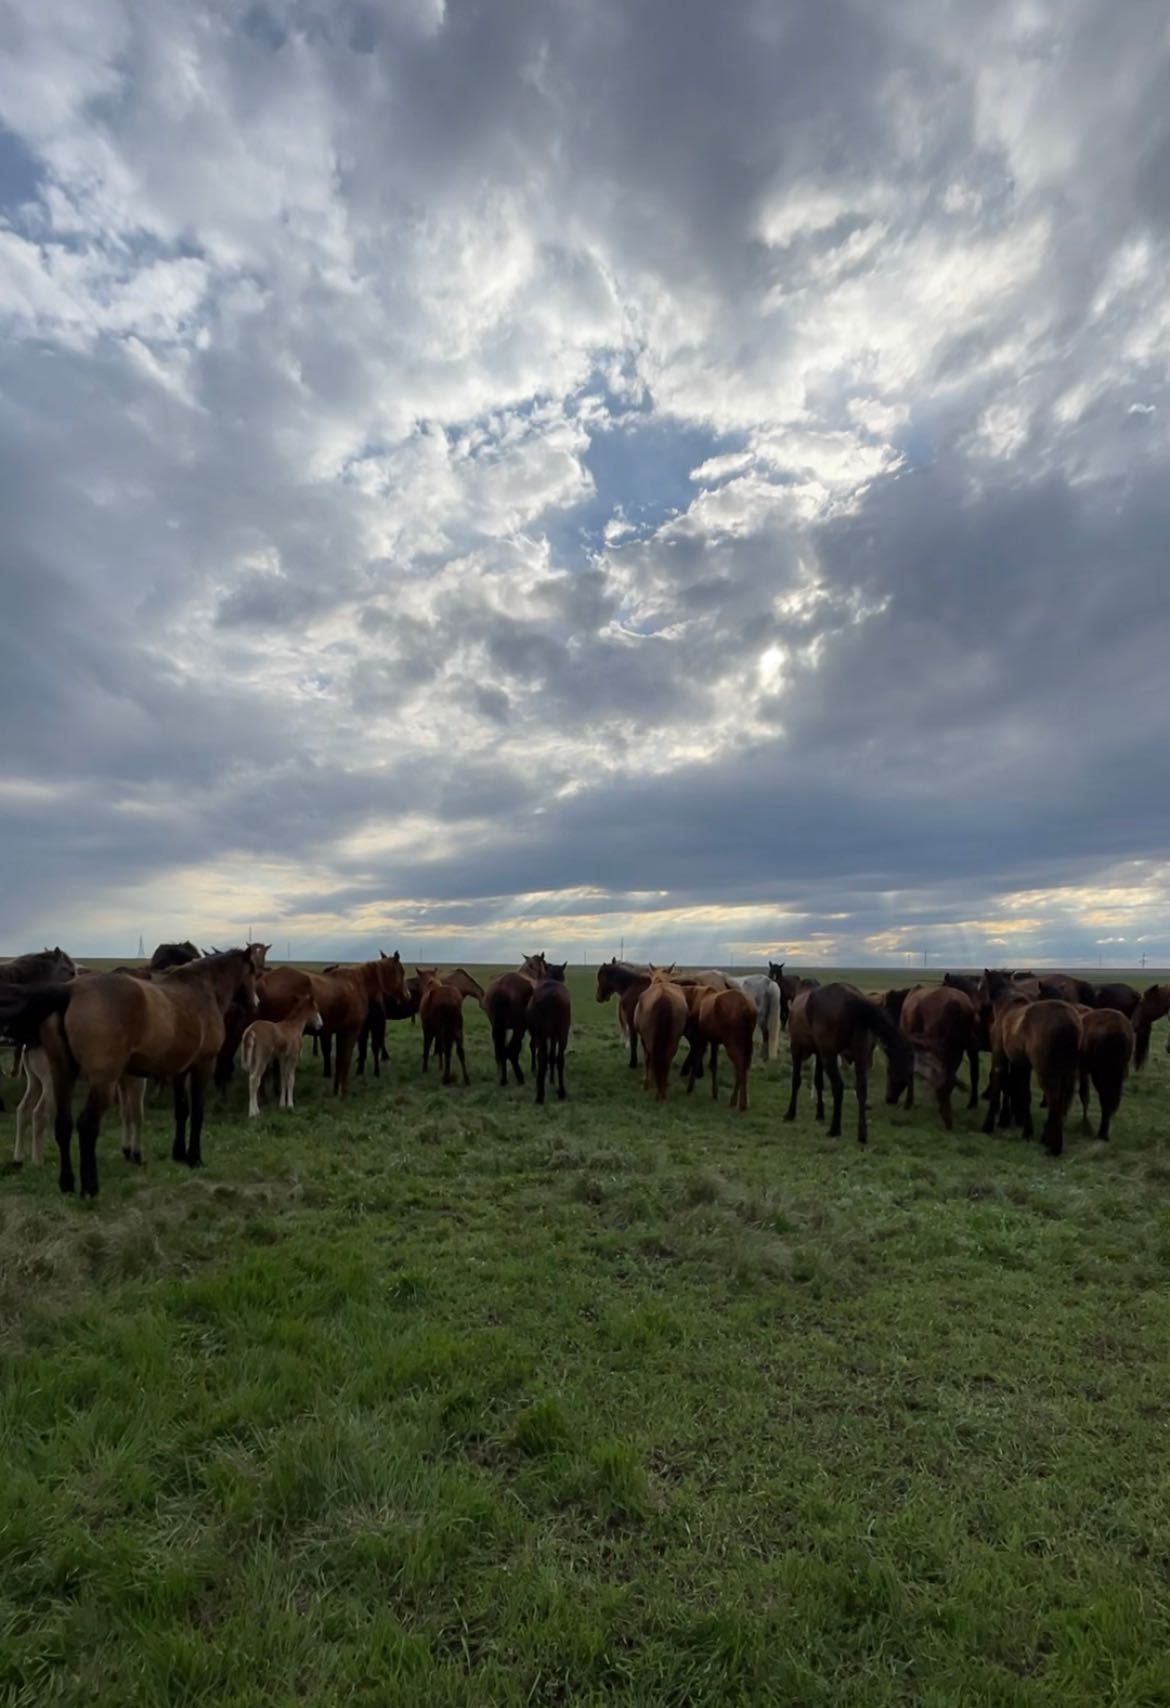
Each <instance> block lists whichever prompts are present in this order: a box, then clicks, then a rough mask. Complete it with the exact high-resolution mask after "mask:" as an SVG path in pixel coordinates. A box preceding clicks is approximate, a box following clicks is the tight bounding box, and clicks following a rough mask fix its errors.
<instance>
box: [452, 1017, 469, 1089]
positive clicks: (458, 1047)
mask: <svg viewBox="0 0 1170 1708" xmlns="http://www.w3.org/2000/svg"><path fill="white" fill-rule="evenodd" d="M455 1054H456V1055H457V1056H458V1057H459V1066H460V1068H461V1069H462V1070H463V1083H464V1085H470V1084H471V1075H470V1074H469V1073H468V1071H467V1057H466V1056H465V1055H464V1054H463V1028H462V1026H460V1028H459V1030H458V1032H456V1034H455Z"/></svg>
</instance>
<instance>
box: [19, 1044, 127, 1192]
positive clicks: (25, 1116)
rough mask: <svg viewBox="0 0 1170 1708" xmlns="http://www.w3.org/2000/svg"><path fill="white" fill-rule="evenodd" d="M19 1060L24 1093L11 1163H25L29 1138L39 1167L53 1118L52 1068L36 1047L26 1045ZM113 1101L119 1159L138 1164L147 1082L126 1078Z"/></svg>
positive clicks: (35, 1045) (41, 1050) (46, 1057)
mask: <svg viewBox="0 0 1170 1708" xmlns="http://www.w3.org/2000/svg"><path fill="white" fill-rule="evenodd" d="M19 1058H20V1059H19V1065H20V1069H21V1071H22V1072H23V1074H24V1087H25V1089H24V1096H23V1097H22V1098H21V1100H20V1103H19V1104H18V1105H17V1110H16V1144H15V1146H14V1148H13V1153H12V1160H13V1162H14V1163H16V1164H17V1166H19V1165H20V1164H21V1163H22V1162H23V1161H24V1153H25V1139H26V1138H28V1140H29V1144H28V1152H29V1156H30V1157H31V1159H32V1161H33V1162H34V1163H36V1164H37V1166H38V1167H39V1166H40V1164H41V1163H42V1162H43V1161H44V1160H45V1134H46V1132H47V1130H48V1127H49V1123H50V1122H51V1121H52V1120H53V1118H54V1116H55V1114H56V1104H55V1102H54V1099H53V1066H52V1062H51V1061H50V1058H49V1054H48V1051H47V1050H44V1049H42V1048H41V1046H40V1045H39V1044H26V1045H25V1046H24V1047H23V1048H22V1049H21V1050H20V1051H19ZM114 1099H115V1101H116V1103H117V1105H118V1112H119V1114H120V1115H121V1118H122V1155H123V1156H124V1157H125V1158H126V1161H127V1162H138V1163H140V1162H141V1161H142V1121H143V1104H144V1102H145V1099H146V1081H145V1080H144V1079H135V1078H134V1077H133V1076H132V1075H130V1074H126V1075H125V1076H124V1077H123V1078H122V1079H120V1080H119V1081H118V1083H117V1085H116V1086H115V1087H114ZM30 1128H31V1129H32V1130H31V1134H30V1132H29V1129H30Z"/></svg>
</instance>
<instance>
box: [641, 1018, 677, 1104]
mask: <svg viewBox="0 0 1170 1708" xmlns="http://www.w3.org/2000/svg"><path fill="white" fill-rule="evenodd" d="M673 1033H674V1010H673V1009H672V1008H671V1005H670V1003H669V1002H667V1001H665V1000H664V999H663V998H659V1000H658V1001H657V1002H656V1003H655V1004H654V1012H653V1014H652V1015H651V1020H650V1047H649V1049H648V1050H647V1052H646V1054H647V1055H648V1056H649V1058H650V1065H651V1070H652V1072H653V1074H654V1084H655V1086H656V1088H657V1091H658V1095H659V1097H665V1096H666V1088H667V1086H668V1085H669V1084H670V1063H671V1058H672V1056H673V1054H674V1051H673V1050H672V1049H671V1047H670V1046H671V1042H672V1037H673Z"/></svg>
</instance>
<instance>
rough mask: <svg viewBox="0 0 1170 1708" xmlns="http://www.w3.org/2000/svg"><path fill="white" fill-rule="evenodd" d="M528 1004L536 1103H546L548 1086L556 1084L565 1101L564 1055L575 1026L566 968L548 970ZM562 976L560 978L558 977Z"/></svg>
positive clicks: (559, 1094) (558, 1092)
mask: <svg viewBox="0 0 1170 1708" xmlns="http://www.w3.org/2000/svg"><path fill="white" fill-rule="evenodd" d="M548 970H549V977H548V978H546V979H542V980H541V981H540V983H539V984H538V985H537V986H536V989H535V990H534V991H533V993H532V998H531V1000H530V1002H529V1004H528V1036H529V1038H530V1039H531V1040H532V1046H533V1049H534V1050H535V1051H536V1101H537V1102H538V1103H543V1102H544V1088H545V1084H546V1082H547V1081H548V1080H549V1079H550V1078H552V1079H555V1080H556V1088H557V1097H558V1099H559V1100H560V1101H561V1102H564V1099H565V1051H566V1049H567V1048H568V1044H569V1029H570V1027H571V1025H572V1023H573V1005H572V1002H571V1001H570V998H569V991H568V986H567V985H566V984H565V968H564V967H552V966H550V967H549V969H548ZM557 973H559V974H560V977H559V978H558V977H557V976H556V974H557Z"/></svg>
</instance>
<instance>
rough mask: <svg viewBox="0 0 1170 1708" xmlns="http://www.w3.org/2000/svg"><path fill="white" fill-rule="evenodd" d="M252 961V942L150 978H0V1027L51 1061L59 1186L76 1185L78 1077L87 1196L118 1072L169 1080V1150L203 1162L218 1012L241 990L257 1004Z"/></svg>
mask: <svg viewBox="0 0 1170 1708" xmlns="http://www.w3.org/2000/svg"><path fill="white" fill-rule="evenodd" d="M257 960H258V957H257V956H256V954H255V953H254V952H253V950H252V949H250V948H244V949H229V950H227V951H226V953H224V954H215V955H206V956H204V957H203V958H202V959H201V960H198V961H191V962H189V963H188V964H187V965H186V966H182V967H175V968H173V969H172V970H171V971H170V972H166V973H160V974H159V975H158V977H157V978H154V979H151V980H149V981H146V980H139V979H133V978H128V977H127V976H126V975H125V974H124V973H92V974H90V975H89V976H88V977H87V978H84V979H75V980H73V981H72V982H71V983H68V984H42V985H33V986H26V987H22V986H20V985H6V986H0V1028H3V1029H4V1030H5V1031H7V1032H9V1033H10V1034H11V1035H13V1036H14V1037H16V1038H17V1039H18V1041H19V1042H21V1043H23V1044H39V1045H40V1046H41V1047H42V1048H43V1049H45V1051H46V1052H47V1053H48V1056H49V1059H50V1063H51V1065H52V1073H53V1098H54V1103H55V1118H54V1132H55V1136H56V1139H57V1147H58V1150H59V1152H60V1159H61V1165H60V1172H59V1176H58V1180H59V1184H60V1187H61V1190H62V1192H72V1191H73V1189H74V1175H73V1161H72V1156H71V1150H72V1140H73V1090H74V1087H75V1085H76V1083H77V1080H78V1078H79V1077H84V1078H85V1079H86V1081H87V1082H88V1085H89V1094H88V1096H87V1098H86V1100H85V1104H84V1106H83V1108H82V1111H81V1115H80V1118H79V1120H78V1123H77V1136H78V1144H79V1148H80V1167H81V1193H82V1196H83V1197H90V1198H93V1197H96V1196H97V1191H98V1171H97V1140H98V1134H99V1132H100V1130H101V1123H102V1116H103V1115H104V1114H105V1112H106V1110H107V1109H108V1108H109V1105H110V1102H111V1101H112V1099H113V1096H114V1091H115V1088H116V1086H117V1084H118V1081H119V1080H120V1079H121V1078H122V1077H123V1075H124V1074H132V1075H134V1076H136V1077H138V1076H141V1077H143V1078H148V1079H169V1080H171V1081H172V1082H173V1084H174V1097H175V1139H174V1144H173V1146H172V1148H171V1156H172V1157H173V1158H174V1160H175V1161H176V1162H186V1163H188V1164H189V1165H190V1166H191V1167H192V1168H198V1167H200V1166H201V1164H202V1161H203V1154H202V1143H201V1141H202V1134H203V1103H204V1089H205V1086H206V1082H207V1077H208V1075H209V1073H210V1072H211V1069H212V1067H213V1065H214V1063H215V1058H216V1055H217V1054H218V1052H219V1049H220V1046H221V1044H222V1043H223V1016H224V1013H225V1011H226V1009H227V1007H228V1005H229V1003H230V1002H231V1001H232V999H233V998H234V997H235V996H236V995H237V994H239V995H240V997H241V999H242V1000H244V1001H245V1002H251V1003H253V1004H255V1001H256V973H257ZM188 1115H190V1121H191V1132H190V1140H189V1142H188V1138H187V1118H188Z"/></svg>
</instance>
